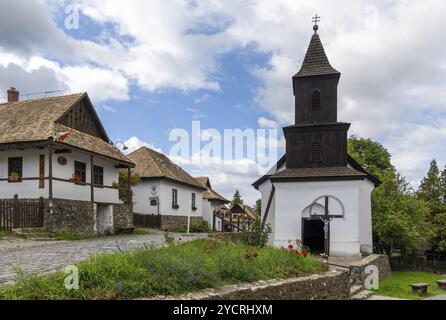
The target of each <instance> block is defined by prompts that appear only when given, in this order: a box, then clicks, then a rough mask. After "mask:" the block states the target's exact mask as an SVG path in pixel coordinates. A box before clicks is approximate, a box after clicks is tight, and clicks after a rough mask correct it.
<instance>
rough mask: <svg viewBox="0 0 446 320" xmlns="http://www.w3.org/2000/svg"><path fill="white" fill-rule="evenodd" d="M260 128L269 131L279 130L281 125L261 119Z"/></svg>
mask: <svg viewBox="0 0 446 320" xmlns="http://www.w3.org/2000/svg"><path fill="white" fill-rule="evenodd" d="M258 122H259V126H260V127H261V128H268V129H278V128H279V124H278V123H277V122H276V121H273V120H270V119H266V118H265V117H260V118H259V120H258Z"/></svg>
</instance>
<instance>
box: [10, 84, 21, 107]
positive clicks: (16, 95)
mask: <svg viewBox="0 0 446 320" xmlns="http://www.w3.org/2000/svg"><path fill="white" fill-rule="evenodd" d="M19 95H20V92H19V91H17V89H16V88H14V87H11V89H9V90H8V103H10V102H17V101H19Z"/></svg>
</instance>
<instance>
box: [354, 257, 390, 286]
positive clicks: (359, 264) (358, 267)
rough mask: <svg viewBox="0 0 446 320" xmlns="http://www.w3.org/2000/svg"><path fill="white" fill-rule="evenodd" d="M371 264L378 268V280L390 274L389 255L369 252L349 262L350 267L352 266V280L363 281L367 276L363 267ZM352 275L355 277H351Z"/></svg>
mask: <svg viewBox="0 0 446 320" xmlns="http://www.w3.org/2000/svg"><path fill="white" fill-rule="evenodd" d="M371 265H373V266H376V267H377V268H378V271H379V280H380V281H382V280H384V279H386V278H388V277H390V276H392V271H391V269H390V263H389V257H388V256H386V255H378V254H371V255H370V256H368V257H365V258H363V259H361V260H358V261H355V262H353V263H351V265H350V267H351V268H352V274H351V278H352V280H355V281H356V282H358V283H364V280H365V278H366V277H367V275H366V273H365V269H366V267H367V266H371ZM354 277H356V279H353V278H354Z"/></svg>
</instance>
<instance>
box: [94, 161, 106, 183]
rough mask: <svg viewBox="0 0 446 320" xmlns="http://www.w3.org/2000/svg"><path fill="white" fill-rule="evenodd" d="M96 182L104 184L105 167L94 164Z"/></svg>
mask: <svg viewBox="0 0 446 320" xmlns="http://www.w3.org/2000/svg"><path fill="white" fill-rule="evenodd" d="M94 184H95V185H97V186H101V187H102V186H104V168H102V167H98V166H94Z"/></svg>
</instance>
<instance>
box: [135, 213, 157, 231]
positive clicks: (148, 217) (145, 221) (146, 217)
mask: <svg viewBox="0 0 446 320" xmlns="http://www.w3.org/2000/svg"><path fill="white" fill-rule="evenodd" d="M133 225H134V226H135V227H140V228H161V215H160V214H137V213H134V214H133Z"/></svg>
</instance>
